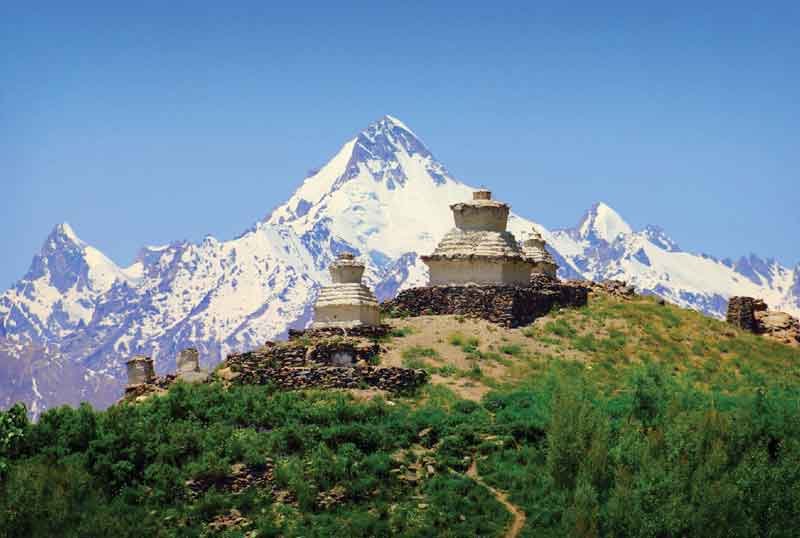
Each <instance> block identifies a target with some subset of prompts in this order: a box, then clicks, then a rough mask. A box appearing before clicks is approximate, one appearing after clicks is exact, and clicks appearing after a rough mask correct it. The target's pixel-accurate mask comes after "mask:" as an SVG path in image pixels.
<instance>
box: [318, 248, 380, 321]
mask: <svg viewBox="0 0 800 538" xmlns="http://www.w3.org/2000/svg"><path fill="white" fill-rule="evenodd" d="M329 270H330V272H331V279H332V280H333V283H332V284H331V285H330V286H324V287H323V288H322V289H320V291H319V296H318V297H317V300H316V302H315V303H314V323H313V324H312V325H311V328H312V329H320V328H326V327H357V326H361V325H377V324H378V322H379V315H378V300H377V299H376V298H375V295H374V294H373V293H372V291H371V290H370V289H369V288H368V287H367V286H365V285H364V284H363V283H362V282H361V277H362V276H363V274H364V264H363V263H361V262H359V261H356V260H355V258H354V257H353V255H352V254H350V253H349V252H345V253H342V254H339V258H338V259H337V260H336V261H335V262H333V263H332V264H331V266H330V268H329Z"/></svg>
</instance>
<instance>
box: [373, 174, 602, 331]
mask: <svg viewBox="0 0 800 538" xmlns="http://www.w3.org/2000/svg"><path fill="white" fill-rule="evenodd" d="M450 209H451V210H452V211H453V219H454V221H455V225H456V226H455V228H453V229H452V230H450V231H449V232H448V233H447V234H446V235H445V236H444V238H443V239H442V241H441V242H440V243H439V244H438V245H437V247H436V249H435V250H434V252H433V254H431V255H430V256H422V257H421V259H422V261H423V262H425V263H426V264H427V265H428V267H429V269H430V281H429V283H428V286H426V287H424V288H412V289H407V290H404V291H402V292H400V293H399V294H398V295H397V297H395V298H394V299H392V300H390V301H386V302H384V303H383V304H382V305H381V309H382V310H383V311H384V312H385V313H386V314H388V315H395V316H396V315H400V316H402V315H411V316H422V315H448V314H451V315H452V314H455V315H466V316H471V317H477V318H482V319H486V320H488V321H491V322H493V323H497V324H499V325H503V326H505V327H510V328H513V327H519V326H522V325H527V324H529V323H531V322H533V321H534V320H535V319H536V318H538V317H541V316H544V315H545V314H547V313H548V312H549V311H550V310H551V309H552V308H554V307H555V306H583V305H585V304H586V301H587V297H588V292H587V288H586V287H585V286H576V285H570V284H567V283H562V282H560V281H559V280H558V279H557V278H556V271H557V270H558V266H557V265H556V263H555V260H553V258H552V256H551V255H550V253H549V252H547V250H546V248H545V241H544V239H543V238H542V237H541V235H540V234H539V233H538V232H536V230H534V231H533V234H532V235H531V237H530V238H529V239H528V240H527V241H526V242H525V244H524V245H523V246H522V247H520V245H519V243H518V242H517V240H516V238H515V237H514V235H513V234H512V233H511V232H509V231H507V230H506V225H507V223H508V213H509V206H508V205H507V204H504V203H502V202H498V201H496V200H492V196H491V193H490V192H489V191H487V190H479V191H476V192H475V193H474V194H473V200H472V201H470V202H461V203H457V204H453V205H451V206H450Z"/></svg>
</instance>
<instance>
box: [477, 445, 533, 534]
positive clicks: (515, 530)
mask: <svg viewBox="0 0 800 538" xmlns="http://www.w3.org/2000/svg"><path fill="white" fill-rule="evenodd" d="M467 476H468V477H470V478H471V479H473V480H474V481H475V482H477V483H478V484H480V485H481V486H483V487H485V488H486V489H488V490H489V491H490V492H491V493H492V495H494V498H495V499H497V500H498V501H500V504H502V505H503V506H505V507H506V510H508V511H509V512H511V515H512V516H514V521H513V522H512V524H511V527H509V528H508V530H507V531H506V536H505V538H517V536H519V533H520V531H521V530H522V527H523V526H525V512H523V511H522V510H520V509H519V508H518V507H517V506H516V505H513V504H511V502H510V501H509V500H508V494H506V493H503V492H502V491H498V490H496V489H494V488H493V487H492V486H490V485H489V484H487V483H486V482H484V481H483V479H482V478H481V477H480V475H479V474H478V460H477V459H473V460H472V465H470V466H469V470H468V471H467Z"/></svg>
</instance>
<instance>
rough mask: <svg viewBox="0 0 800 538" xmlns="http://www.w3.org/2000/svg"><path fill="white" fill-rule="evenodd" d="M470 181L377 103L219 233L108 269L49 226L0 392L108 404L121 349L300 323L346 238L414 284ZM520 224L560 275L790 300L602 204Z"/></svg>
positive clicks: (709, 299) (761, 264) (1, 329)
mask: <svg viewBox="0 0 800 538" xmlns="http://www.w3.org/2000/svg"><path fill="white" fill-rule="evenodd" d="M472 190H473V188H472V187H470V186H468V185H466V184H464V183H461V182H460V181H458V180H456V179H454V178H453V177H452V176H451V175H450V173H449V172H448V171H447V169H446V168H445V167H444V165H442V164H441V163H439V162H438V161H437V160H436V159H435V158H434V156H433V155H432V154H431V152H430V151H429V150H428V148H427V147H426V146H425V145H424V144H423V143H422V141H421V140H420V139H419V138H418V137H417V136H416V135H415V134H414V132H413V131H412V130H411V129H410V128H408V127H407V126H406V125H404V124H403V123H402V122H401V121H400V120H398V119H396V118H393V117H391V116H385V117H383V118H381V119H380V120H378V121H376V122H375V123H373V124H372V125H370V126H369V127H368V128H367V129H365V130H364V131H362V132H361V133H359V134H358V135H357V136H355V137H354V138H353V139H352V140H349V141H348V142H346V143H345V144H344V145H343V146H342V147H341V149H340V150H339V151H338V152H337V153H336V155H335V156H334V157H333V158H332V159H331V160H330V161H328V163H327V164H325V165H324V166H323V167H322V168H320V169H319V170H318V171H317V172H315V173H313V174H312V175H310V176H309V177H307V178H306V179H305V181H304V182H303V183H302V185H301V186H300V187H299V188H298V189H297V191H296V192H295V193H294V195H293V196H292V197H291V198H290V199H289V200H288V201H286V203H284V204H282V205H280V206H279V207H277V208H276V209H275V210H274V211H272V213H271V214H270V215H269V216H268V217H266V218H265V219H264V220H262V221H259V222H257V223H256V224H255V225H254V226H253V227H252V228H251V229H249V230H247V231H246V232H245V233H244V234H242V235H241V236H239V237H237V238H235V239H232V240H230V241H218V240H217V239H215V238H213V237H210V236H209V237H206V238H205V239H204V240H203V241H202V242H200V243H198V244H192V243H187V242H178V243H173V244H170V245H165V246H159V247H145V248H143V249H142V250H141V252H140V253H139V256H138V257H137V259H136V262H135V263H134V264H133V265H132V266H130V267H127V268H122V267H118V266H117V265H116V264H114V263H113V262H112V261H111V260H109V259H108V258H107V257H106V256H104V255H103V254H102V253H101V252H99V251H98V250H97V249H95V248H93V247H92V246H90V245H87V244H86V243H84V242H83V241H81V240H80V239H79V238H78V236H77V235H76V234H75V232H74V231H73V230H72V229H71V228H70V227H69V226H68V225H66V224H61V225H59V226H56V228H55V229H54V230H53V232H52V233H51V234H50V236H49V237H48V238H47V239H46V241H45V244H44V246H43V248H42V251H41V253H40V254H39V255H37V256H36V257H35V258H34V260H33V262H32V264H31V268H30V270H29V271H28V273H27V274H26V275H25V276H24V277H23V278H22V279H21V280H20V281H19V282H18V283H17V284H16V285H15V286H14V287H12V288H11V289H9V290H7V291H6V292H5V293H4V294H3V295H2V296H0V395H2V398H0V405H3V406H8V405H9V404H10V403H13V401H15V400H17V399H22V400H23V401H26V402H27V403H28V404H29V407H30V408H31V409H33V410H35V411H36V412H40V411H41V410H43V409H45V408H47V407H50V406H52V405H56V404H59V403H62V402H70V403H74V402H75V401H77V400H79V399H81V398H87V399H89V400H91V401H93V402H94V403H96V404H98V405H107V404H108V403H110V402H111V401H113V400H114V398H115V397H117V396H118V395H119V394H120V393H121V387H122V383H124V377H125V374H124V360H125V359H127V358H128V357H130V356H131V355H134V354H139V353H143V354H148V355H151V356H153V357H154V358H155V359H156V369H157V370H158V371H160V372H164V371H171V370H172V369H174V360H175V359H174V357H175V355H176V353H177V352H178V351H179V350H180V349H182V348H184V347H188V346H195V347H197V348H198V349H200V351H201V356H202V357H203V359H202V360H203V361H204V362H205V363H206V364H209V365H210V364H214V363H216V362H218V361H219V360H220V359H221V358H222V357H223V356H224V355H225V354H226V353H227V352H229V351H233V350H240V349H247V348H251V347H254V346H256V345H258V344H260V343H262V342H263V341H265V340H267V339H274V338H278V337H281V336H282V335H283V334H285V332H286V331H287V329H288V328H290V327H301V326H304V325H305V324H306V323H308V321H309V320H310V311H311V308H310V307H311V304H312V302H313V299H314V297H315V296H316V293H317V290H318V288H319V286H320V285H321V284H325V283H327V282H328V281H329V275H328V272H327V266H328V265H329V264H330V262H331V261H332V260H333V259H334V258H335V257H336V255H337V254H338V253H339V252H341V251H344V250H347V251H350V252H353V253H355V254H357V255H360V256H362V257H363V258H364V260H365V261H366V262H367V271H366V273H365V279H366V281H367V283H368V284H369V285H370V286H372V287H373V288H374V289H375V290H376V294H377V295H378V297H379V298H380V299H385V298H388V297H391V296H393V295H394V294H395V293H397V291H398V290H400V289H404V288H407V287H411V286H418V285H423V284H424V283H425V282H426V279H427V271H426V268H425V266H424V264H422V263H421V261H420V260H419V256H418V254H421V253H427V252H431V251H432V250H433V248H434V246H435V245H436V243H437V242H438V240H439V239H440V238H441V237H442V236H443V235H444V233H445V232H446V231H447V230H448V229H449V228H450V227H451V226H452V216H451V213H450V211H449V210H448V207H447V206H448V205H449V204H452V203H454V202H456V201H461V200H464V199H468V198H469V197H470V196H471V192H472ZM534 226H535V227H536V228H537V229H538V230H539V231H540V233H542V235H543V236H544V238H545V239H546V240H547V241H548V243H549V245H550V248H551V251H552V253H553V255H554V256H555V258H556V260H557V261H558V263H559V264H560V265H561V269H560V274H561V276H562V277H564V278H591V279H598V280H602V279H606V278H621V279H625V280H628V281H630V282H631V283H633V284H634V285H636V286H637V287H638V288H639V289H640V290H641V291H644V292H650V293H656V294H659V295H662V296H664V297H665V298H667V299H668V300H670V301H673V302H675V303H678V304H681V305H684V306H688V307H692V308H697V309H700V310H703V311H704V312H707V313H709V314H711V315H716V316H720V315H721V314H722V313H723V312H724V308H725V303H726V299H727V297H729V296H730V295H733V294H745V295H754V296H759V297H763V298H764V299H765V300H766V301H767V302H768V303H769V304H770V305H771V306H773V307H776V308H780V309H783V310H786V311H789V312H795V313H798V312H800V266H798V267H795V268H794V269H789V268H786V267H782V266H781V265H780V264H778V263H777V262H775V261H774V260H766V261H764V260H761V259H759V258H757V257H755V256H750V257H747V258H742V259H741V260H739V261H738V262H731V261H728V260H723V261H720V260H716V259H714V258H712V257H709V256H704V255H696V254H691V253H687V252H683V251H682V250H681V249H680V248H679V247H678V245H677V244H676V243H675V242H674V241H673V240H672V239H670V238H669V236H667V234H666V233H665V232H664V231H663V230H661V229H660V228H658V227H655V226H648V227H646V228H645V229H643V230H640V231H635V230H633V229H632V228H631V227H630V226H629V225H628V224H627V223H626V222H625V221H624V220H623V219H622V218H621V217H620V216H619V215H618V214H617V213H616V212H615V211H614V210H613V209H611V208H610V207H609V206H607V205H605V204H602V203H600V204H596V205H595V206H593V207H592V208H591V209H590V210H589V211H588V212H587V214H586V215H585V216H584V218H583V219H582V220H581V222H580V223H579V224H578V225H577V226H576V227H574V228H570V229H565V230H553V231H550V230H547V229H546V228H544V227H543V226H541V225H539V224H537V223H534V222H533V221H531V220H528V219H525V218H523V217H521V216H518V215H515V214H512V215H511V217H510V219H509V228H510V229H511V231H512V232H514V233H515V234H516V236H517V239H519V240H520V241H522V240H525V239H526V238H527V236H528V235H529V234H530V232H531V230H532V229H533V227H534Z"/></svg>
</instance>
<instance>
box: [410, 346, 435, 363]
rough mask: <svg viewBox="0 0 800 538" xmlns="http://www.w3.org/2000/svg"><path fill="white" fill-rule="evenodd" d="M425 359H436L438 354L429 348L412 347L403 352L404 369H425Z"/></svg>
mask: <svg viewBox="0 0 800 538" xmlns="http://www.w3.org/2000/svg"><path fill="white" fill-rule="evenodd" d="M425 358H429V359H437V358H439V352H438V351H436V350H435V349H433V348H430V347H421V346H413V347H410V348H408V349H405V350H403V366H405V367H406V368H422V369H427V367H428V365H427V363H426V362H425V361H424V360H423V359H425Z"/></svg>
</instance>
